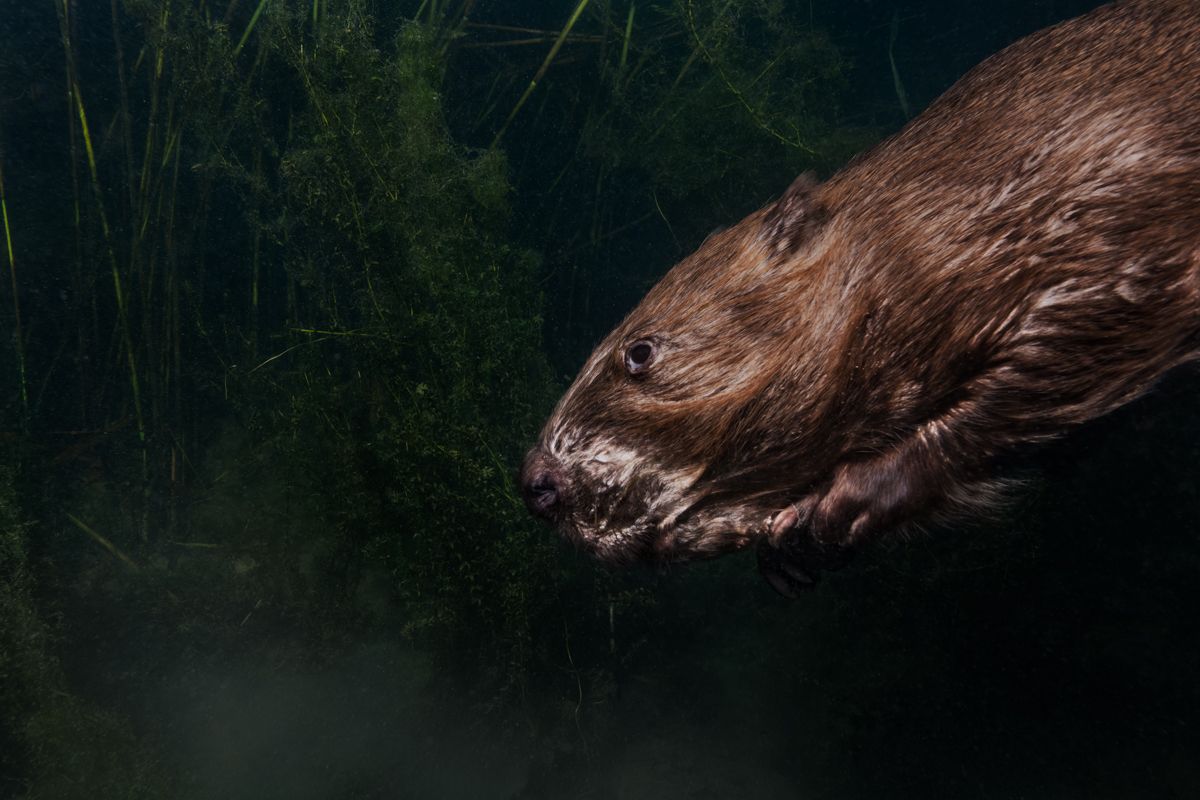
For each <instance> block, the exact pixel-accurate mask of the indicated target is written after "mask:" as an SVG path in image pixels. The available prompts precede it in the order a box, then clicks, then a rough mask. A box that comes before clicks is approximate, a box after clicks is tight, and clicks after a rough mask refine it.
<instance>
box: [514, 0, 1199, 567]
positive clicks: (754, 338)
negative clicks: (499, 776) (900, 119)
mask: <svg viewBox="0 0 1200 800" xmlns="http://www.w3.org/2000/svg"><path fill="white" fill-rule="evenodd" d="M639 340H648V341H651V342H653V343H654V346H655V347H656V348H657V350H656V354H655V357H654V361H653V363H652V364H651V366H650V367H649V369H648V370H646V372H645V374H644V375H637V376H631V375H630V374H628V371H627V369H626V367H625V362H624V359H625V353H626V351H627V348H628V347H629V346H630V344H631V343H633V342H636V341H639ZM1198 355H1200V2H1197V0H1133V1H1132V2H1125V3H1117V4H1114V5H1110V6H1105V7H1102V8H1100V9H1098V10H1096V11H1094V12H1092V13H1091V14H1088V15H1086V16H1084V17H1080V18H1078V19H1075V20H1071V21H1068V22H1066V23H1063V24H1061V25H1058V26H1055V27H1053V28H1049V29H1047V30H1044V31H1041V32H1039V33H1036V34H1034V35H1032V36H1030V37H1028V38H1026V39H1024V40H1022V41H1020V42H1018V43H1017V44H1015V45H1013V46H1011V47H1009V48H1008V49H1006V50H1004V51H1003V52H1001V53H999V54H997V55H995V56H993V57H992V58H990V59H988V60H987V61H985V62H984V63H982V64H981V65H979V66H978V67H976V68H975V69H974V70H972V71H971V72H970V73H969V74H968V75H966V76H965V77H964V78H963V79H961V80H960V81H959V82H958V83H957V84H955V85H954V86H953V87H952V88H951V89H950V90H949V91H948V92H946V94H944V95H943V96H942V97H941V98H939V99H938V100H937V101H936V102H934V103H933V104H932V105H931V106H930V107H929V109H928V110H926V111H925V112H924V113H923V114H921V115H920V116H919V117H917V118H916V119H915V120H913V121H912V122H911V123H910V124H909V125H908V126H907V127H906V128H905V129H904V130H902V131H901V132H900V133H898V134H897V135H895V136H894V137H892V138H891V139H889V140H887V141H885V142H884V143H882V144H881V145H879V146H878V147H876V148H875V149H874V150H873V151H871V152H870V153H868V154H867V155H865V156H863V157H861V158H859V159H858V160H857V161H855V162H854V163H852V164H851V165H850V166H848V167H847V168H846V169H844V170H843V171H841V172H840V173H838V174H837V175H835V176H834V177H833V178H832V179H830V180H829V181H827V182H826V183H824V184H822V185H817V184H816V183H815V182H814V181H813V180H812V179H811V178H808V177H802V178H800V179H798V180H797V182H796V183H795V184H793V186H792V188H791V189H789V190H788V192H787V193H786V194H785V195H784V196H783V197H782V198H781V199H780V200H779V201H777V202H776V203H774V204H772V205H771V206H768V207H767V208H765V209H763V210H761V211H759V212H757V213H755V214H752V215H751V216H749V217H748V218H746V219H745V220H743V221H742V222H741V223H739V224H738V225H737V226H735V227H733V228H730V229H728V230H726V231H724V232H722V233H720V234H717V235H714V236H712V237H710V239H709V240H708V241H706V242H705V243H704V245H702V246H701V248H700V249H699V250H698V251H697V252H696V253H694V254H693V255H692V256H690V257H688V258H687V259H685V260H684V261H683V262H681V263H680V264H678V265H677V266H676V267H675V268H674V269H672V270H671V271H670V272H669V273H668V274H667V275H666V276H665V277H664V278H663V280H662V281H661V282H660V283H659V284H658V285H657V286H655V287H654V289H653V290H651V292H650V293H649V294H648V295H647V296H646V298H645V299H644V300H643V301H642V303H641V304H640V305H639V306H638V307H637V308H636V309H635V310H634V311H633V312H632V313H631V314H630V315H629V316H628V318H626V320H625V321H624V322H622V323H621V325H620V326H618V327H617V329H616V330H614V331H613V332H612V333H611V334H610V335H609V336H608V337H607V338H606V339H605V340H604V342H602V343H601V344H600V346H599V347H598V348H597V349H596V351H595V353H593V355H592V357H591V358H590V359H589V361H588V363H587V364H586V365H585V366H584V368H583V370H582V371H581V373H580V375H579V377H578V378H577V379H576V381H575V383H574V385H573V386H572V387H571V389H570V390H569V391H568V392H567V394H566V395H565V397H564V398H563V400H562V401H561V403H560V404H559V406H558V408H557V409H556V411H555V412H554V415H553V416H552V418H551V419H550V421H549V422H548V423H547V426H546V429H545V431H544V432H543V436H542V439H541V442H540V444H539V446H538V448H536V449H535V451H534V452H533V453H531V455H530V457H529V459H527V465H526V468H525V470H524V479H525V482H526V485H527V486H528V485H529V484H530V482H531V481H532V480H534V478H535V477H537V476H538V475H542V476H549V477H546V480H547V481H550V482H551V483H552V484H553V486H554V488H555V490H556V494H555V495H553V499H555V500H556V501H557V502H556V503H555V504H554V507H553V510H552V513H549V514H548V515H550V516H553V518H554V519H556V520H557V521H558V522H559V524H560V526H561V527H562V528H563V529H564V530H565V532H567V533H568V534H569V535H571V536H572V537H574V538H575V539H576V540H577V541H579V542H580V543H582V544H583V545H584V546H586V547H587V548H588V549H590V550H592V551H594V552H595V553H596V554H597V555H600V556H601V557H604V558H608V559H610V560H632V559H642V558H689V557H696V556H707V555H715V554H718V553H720V552H726V551H729V550H733V549H737V548H740V547H743V546H745V545H747V544H749V543H751V542H753V541H760V540H764V539H768V538H769V541H770V543H771V544H775V545H782V544H783V543H785V542H786V541H787V540H789V539H791V538H796V537H800V538H806V537H815V538H816V540H819V541H830V542H838V543H844V542H851V541H856V540H858V539H861V538H863V537H865V536H868V535H871V534H873V533H875V532H881V531H887V530H891V529H895V528H897V527H899V526H902V525H904V524H906V523H908V522H911V521H914V520H920V519H922V518H925V517H928V516H930V515H936V514H944V513H949V512H953V511H954V510H956V509H958V508H961V507H963V506H973V505H983V504H986V502H987V501H988V500H990V498H991V497H992V495H993V494H994V493H992V492H990V491H988V486H989V484H990V481H991V468H992V464H993V461H994V459H995V458H996V457H997V456H998V455H1000V454H1002V453H1004V452H1006V451H1009V450H1011V449H1013V448H1015V447H1019V446H1021V445H1026V444H1029V443H1032V442H1038V441H1042V440H1046V439H1048V438H1051V437H1054V436H1057V435H1059V434H1061V433H1063V432H1064V431H1066V430H1068V429H1069V428H1071V427H1072V426H1075V425H1077V424H1079V423H1082V422H1085V421H1087V420H1090V419H1092V418H1095V417H1097V416H1099V415H1102V414H1105V413H1107V412H1109V411H1111V410H1113V409H1114V408H1116V407H1118V406H1120V405H1121V404H1123V403H1126V402H1128V401H1129V400H1131V399H1133V398H1134V397H1137V396H1138V395H1139V394H1141V393H1143V392H1145V391H1146V390H1147V388H1149V387H1150V386H1151V385H1152V384H1153V383H1154V381H1155V380H1156V379H1157V378H1158V377H1159V376H1161V375H1162V374H1163V373H1164V372H1166V371H1167V370H1169V369H1171V368H1172V367H1174V366H1176V365H1178V364H1180V363H1182V362H1184V361H1187V360H1190V359H1194V358H1196V357H1197V356H1198ZM784 511H786V512H787V513H786V514H785V513H783V512H784ZM772 520H774V521H775V523H774V524H772Z"/></svg>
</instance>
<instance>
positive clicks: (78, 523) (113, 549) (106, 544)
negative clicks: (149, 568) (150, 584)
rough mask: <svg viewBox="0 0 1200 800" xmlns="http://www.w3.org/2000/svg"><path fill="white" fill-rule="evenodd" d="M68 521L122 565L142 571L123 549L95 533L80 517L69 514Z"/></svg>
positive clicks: (135, 570)
mask: <svg viewBox="0 0 1200 800" xmlns="http://www.w3.org/2000/svg"><path fill="white" fill-rule="evenodd" d="M67 519H69V520H71V522H72V523H73V524H74V525H75V527H76V528H79V530H81V531H83V532H84V533H86V534H87V535H88V536H90V537H92V540H93V541H94V542H96V544H98V545H100V546H101V547H103V548H104V549H105V550H107V551H108V552H110V553H112V555H113V556H114V557H115V558H116V559H117V560H118V561H120V562H121V563H122V564H124V565H125V566H127V567H129V568H130V569H132V570H133V571H134V572H137V571H138V570H140V569H141V567H139V566H138V565H137V562H136V561H134V560H133V559H132V558H130V557H129V556H127V555H125V554H124V553H123V552H121V548H119V547H117V546H116V545H115V544H113V543H112V542H110V541H109V540H108V539H107V538H105V537H104V536H101V535H100V534H99V533H97V532H96V531H94V530H93V529H92V528H91V526H89V525H88V524H87V523H86V522H84V521H83V520H81V519H80V518H79V517H77V516H75V515H74V514H71V513H68V514H67Z"/></svg>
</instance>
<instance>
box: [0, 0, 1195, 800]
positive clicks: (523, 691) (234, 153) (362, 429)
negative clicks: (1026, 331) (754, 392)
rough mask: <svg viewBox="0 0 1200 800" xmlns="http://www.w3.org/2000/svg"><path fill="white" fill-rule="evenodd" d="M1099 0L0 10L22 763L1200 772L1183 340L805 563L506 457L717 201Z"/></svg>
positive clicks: (593, 774) (708, 772)
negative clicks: (918, 503) (790, 571)
mask: <svg viewBox="0 0 1200 800" xmlns="http://www.w3.org/2000/svg"><path fill="white" fill-rule="evenodd" d="M1094 5H1095V4H1094V3H1089V2H1067V1H1066V0H1025V1H1024V2H1017V0H1011V1H1010V2H998V3H991V4H987V5H986V6H981V5H977V4H963V3H948V2H933V1H932V0H931V1H929V2H911V3H903V4H899V3H891V2H873V1H872V0H851V1H850V2H841V3H831V2H811V3H804V2H796V3H789V2H773V1H772V0H755V1H752V2H744V3H726V2H724V0H693V1H692V2H687V0H679V2H675V3H671V2H665V3H661V4H657V5H656V4H651V3H641V2H636V3H631V2H628V0H621V2H606V1H605V0H592V1H591V2H590V3H587V4H584V7H583V8H582V12H581V14H580V15H579V16H578V19H577V21H576V22H575V23H574V25H573V27H572V28H571V30H570V31H569V33H568V35H567V36H566V38H565V39H564V42H563V44H562V46H561V48H559V49H557V50H556V51H555V53H554V57H553V58H552V59H548V55H549V54H550V53H551V51H552V49H553V48H554V46H555V42H556V40H557V39H558V37H559V34H560V32H561V31H563V30H564V26H565V25H566V24H567V23H568V20H569V19H571V17H572V15H573V12H574V11H575V10H576V5H575V3H572V2H565V3H533V2H509V3H500V2H483V1H480V2H471V1H470V0H468V2H465V3H463V2H459V1H458V0H454V1H453V2H447V1H446V0H443V1H442V2H433V0H427V1H426V2H424V3H417V2H402V3H379V2H377V3H369V2H351V1H349V0H345V1H342V2H337V1H335V0H318V2H309V1H308V0H304V2H298V1H297V0H266V2H262V3H260V2H258V1H257V0H241V2H238V0H232V1H230V0H220V2H204V0H174V1H173V2H166V0H160V1H159V2H150V1H149V0H137V1H136V2H135V0H113V2H111V3H104V2H100V0H76V1H75V2H71V0H67V1H66V2H65V3H64V2H60V0H47V1H46V2H37V3H31V2H15V1H14V0H5V1H4V2H2V3H0V11H2V12H3V14H2V16H0V37H2V38H0V41H2V43H3V46H2V47H0V64H2V66H3V68H2V69H0V155H2V159H0V167H2V169H3V176H2V178H3V180H2V183H3V195H2V196H3V200H4V206H5V210H6V214H7V223H6V231H7V237H6V244H7V243H8V242H11V259H10V257H9V255H8V253H9V249H8V248H7V247H6V248H5V249H4V251H3V252H2V253H0V264H2V266H3V272H4V275H5V278H4V280H3V281H2V282H0V329H3V331H4V332H5V335H4V337H3V343H2V346H0V379H2V380H3V391H2V393H0V455H2V457H3V458H2V463H0V714H2V717H0V796H12V797H28V798H57V797H81V798H82V797H87V798H98V797H101V798H108V797H114V798H115V797H123V798H124V797H146V798H159V797H180V798H193V797H194V798H360V797H361V798H392V797H402V798H427V797H428V798H460V797H461V798H477V797H478V798H493V797H494V798H522V799H526V798H527V799H529V800H533V799H535V798H577V797H578V798H641V797H646V798H651V797H653V798H726V797H752V798H760V797H761V798H784V797H787V798H791V797H796V798H859V797H861V798H877V797H887V798H908V797H913V798H916V797H922V798H923V797H977V798H1065V797H1071V798H1073V797H1089V798H1091V797H1098V798H1167V797H1192V796H1195V795H1196V793H1197V791H1200V767H1198V766H1197V764H1198V763H1200V762H1198V761H1197V759H1196V754H1197V752H1200V731H1198V726H1200V682H1198V681H1197V679H1196V676H1197V675H1200V637H1198V636H1197V634H1196V631H1195V623H1196V620H1197V619H1198V616H1197V612H1198V611H1200V589H1198V588H1197V586H1198V583H1200V581H1198V578H1200V542H1197V539H1196V533H1197V528H1198V526H1200V490H1198V489H1197V485H1198V481H1200V467H1197V464H1198V463H1200V458H1198V457H1200V407H1198V406H1197V404H1196V402H1195V397H1196V393H1197V390H1198V389H1200V376H1197V375H1196V373H1195V372H1194V371H1192V372H1183V373H1180V374H1177V375H1174V376H1172V377H1171V378H1169V379H1168V380H1167V381H1165V382H1164V383H1163V384H1162V385H1161V386H1160V387H1158V388H1157V389H1156V390H1155V391H1154V392H1153V393H1152V394H1151V395H1150V396H1149V397H1147V398H1145V399H1143V400H1140V401H1138V402H1137V403H1135V404H1133V405H1132V406H1130V407H1127V408H1125V409H1123V410H1121V411H1120V412H1118V413H1117V414H1115V415H1113V416H1112V417H1110V418H1108V419H1105V420H1102V421H1100V422H1098V423H1096V424H1094V425H1092V426H1090V427H1088V428H1086V429H1084V430H1081V431H1079V432H1078V433H1077V434H1076V435H1074V436H1072V437H1071V438H1069V439H1067V440H1065V441H1062V442H1060V443H1057V444H1055V445H1053V446H1051V447H1049V448H1046V449H1043V450H1041V451H1038V452H1036V453H1027V454H1021V459H1022V461H1021V463H1020V464H1019V465H1018V466H1019V469H1020V471H1021V474H1023V475H1026V476H1028V477H1027V480H1028V486H1027V489H1026V491H1025V492H1024V493H1023V494H1022V499H1021V501H1020V502H1019V503H1018V504H1017V505H1016V507H1015V508H1013V509H1012V510H1011V511H1010V512H1009V513H1008V515H1007V516H1006V517H1005V518H1004V519H1003V520H1000V521H995V522H992V523H988V524H986V525H978V526H975V527H971V528H961V529H952V530H942V531H935V532H933V533H932V535H930V536H928V537H926V538H922V539H920V540H917V541H911V542H891V543H883V544H881V545H880V546H878V547H876V548H874V549H872V550H870V551H868V552H865V553H863V554H861V556H860V557H859V558H858V559H857V560H856V561H855V562H854V563H853V564H852V565H851V566H850V567H848V568H846V569H845V570H843V571H841V572H839V573H837V574H834V575H832V576H830V577H829V578H828V579H827V580H825V581H824V582H823V583H822V584H821V586H820V587H819V588H818V589H817V590H816V591H814V592H812V593H810V594H809V595H806V596H804V597H802V598H801V599H799V600H798V601H795V602H788V601H785V600H782V599H780V598H778V597H776V596H775V595H774V594H772V593H771V591H770V590H769V588H767V587H766V585H765V584H763V583H762V581H761V580H760V579H759V577H758V576H757V574H756V571H755V569H754V561H753V556H736V557H729V558H726V559H722V560H718V561H715V562H711V563H706V564H699V565H693V566H689V567H686V568H683V567H680V568H675V569H671V570H663V571H650V570H630V571H626V572H620V571H609V570H606V569H603V568H600V567H598V566H596V565H595V564H593V563H591V562H589V561H588V560H587V559H585V558H583V557H581V556H578V555H576V554H574V553H573V552H571V551H570V550H569V548H567V547H566V546H565V545H561V544H560V543H559V542H558V541H556V540H555V539H554V538H553V536H552V535H551V534H550V533H549V532H548V531H546V530H544V529H543V528H541V527H540V526H538V525H537V524H535V523H534V522H532V521H531V520H529V519H528V518H527V515H526V513H525V511H524V509H523V508H522V506H521V504H520V502H519V500H518V499H517V498H516V496H515V493H514V485H513V481H514V474H515V469H516V465H517V464H518V463H519V461H520V458H521V455H522V454H523V452H524V449H525V448H526V447H527V446H528V444H529V443H530V442H531V441H532V440H533V438H534V436H535V435H536V431H537V429H538V426H539V425H540V422H541V420H542V419H543V418H544V417H545V415H546V414H547V413H548V411H549V409H550V407H551V406H552V404H553V402H554V400H555V398H556V397H557V396H558V394H559V393H560V392H561V391H562V389H563V388H564V387H565V385H566V384H567V382H568V381H569V379H570V377H571V375H572V374H573V372H574V371H575V370H576V369H577V368H578V366H579V364H580V363H581V362H582V360H583V358H584V357H585V356H586V354H587V353H588V351H589V350H590V348H591V347H592V345H593V344H594V343H595V342H596V341H597V340H598V339H599V338H600V337H601V336H602V335H603V334H604V333H605V332H606V331H607V330H608V329H609V328H610V327H611V326H612V325H613V324H614V323H615V322H616V321H617V320H619V319H620V317H621V315H623V314H624V313H625V312H626V311H627V310H628V309H629V308H631V307H632V306H633V304H635V303H636V301H637V299H638V298H639V297H640V296H641V295H642V294H643V293H644V291H645V290H646V289H647V288H648V287H649V286H650V285H652V284H653V282H654V281H655V280H656V279H657V278H658V277H659V276H661V275H662V274H663V272H664V271H665V270H666V269H667V268H668V267H669V266H670V265H671V264H672V263H674V262H675V261H676V260H678V259H679V258H680V257H682V256H683V255H685V254H686V253H688V252H690V250H692V249H694V248H695V247H696V245H697V244H698V243H699V242H700V241H701V240H702V239H703V238H704V236H705V235H707V234H708V232H710V231H711V230H713V229H714V228H716V227H718V226H721V225H726V224H730V223H732V222H734V221H736V220H737V219H739V218H740V217H741V216H742V215H744V214H745V213H748V212H749V211H751V210H753V209H755V208H757V207H759V206H760V205H761V204H762V203H763V202H764V201H765V200H766V199H768V198H769V197H771V196H774V195H776V194H778V193H779V192H780V191H781V190H782V189H783V188H784V187H785V186H786V185H787V184H788V183H789V182H790V180H791V178H792V177H793V176H794V175H796V174H798V173H800V172H802V171H804V170H814V171H816V172H817V173H818V174H819V175H822V176H824V175H828V174H829V173H830V172H832V171H833V170H835V169H837V168H838V167H839V166H840V165H842V164H844V163H845V162H846V161H847V160H848V159H849V158H851V157H852V156H853V155H854V154H855V153H856V152H859V151H861V150H863V149H865V148H866V147H869V146H870V145H871V144H872V143H874V142H876V141H878V140H879V139H881V138H882V137H884V136H886V135H887V134H889V133H890V132H893V131H895V130H896V129H898V128H899V127H900V126H901V125H902V124H903V123H904V121H905V119H906V118H907V117H908V116H910V115H912V114H916V113H918V112H919V110H920V109H921V108H922V107H924V106H925V105H926V104H927V103H928V102H929V101H930V100H932V99H933V98H934V97H936V96H937V94H938V93H940V92H941V91H942V90H944V89H945V88H946V87H948V86H949V85H950V84H951V83H952V82H953V81H954V80H955V79H956V78H957V77H959V76H960V75H961V74H963V72H965V71H966V70H967V69H969V68H970V66H972V65H973V64H975V63H977V62H978V61H979V60H980V59H982V58H984V57H985V56H987V55H988V54H990V53H992V52H995V51H996V50H998V49H999V48H1001V47H1003V46H1004V45H1006V44H1007V43H1009V42H1011V41H1013V40H1015V39H1017V38H1019V37H1020V36H1022V35H1024V34H1026V33H1028V32H1030V31H1033V30H1036V29H1038V28H1040V27H1043V26H1045V25H1048V24H1051V23H1053V22H1055V21H1058V20H1061V19H1064V18H1066V17H1069V16H1071V15H1073V14H1076V13H1081V12H1083V11H1086V10H1087V9H1089V8H1090V7H1092V6H1094ZM701 44H702V46H700V45H701ZM543 66H544V67H545V68H544V70H543V69H541V68H542V67H543ZM535 77H536V79H537V80H536V86H535V87H534V88H533V89H532V91H530V92H528V94H527V96H525V93H526V89H527V87H529V86H530V82H531V80H534V79H535ZM14 288H15V295H14Z"/></svg>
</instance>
